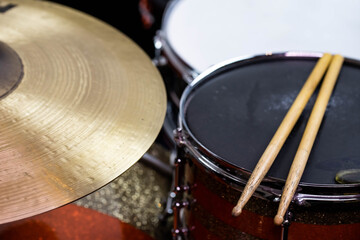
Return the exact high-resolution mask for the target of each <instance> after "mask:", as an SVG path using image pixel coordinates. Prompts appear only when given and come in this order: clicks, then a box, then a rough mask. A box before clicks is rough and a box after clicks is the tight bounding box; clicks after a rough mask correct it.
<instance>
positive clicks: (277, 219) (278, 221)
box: [274, 215, 284, 226]
mask: <svg viewBox="0 0 360 240" xmlns="http://www.w3.org/2000/svg"><path fill="white" fill-rule="evenodd" d="M283 222H284V217H283V216H281V215H276V216H275V218H274V223H275V224H276V225H279V226H280V225H281V224H282V223H283Z"/></svg>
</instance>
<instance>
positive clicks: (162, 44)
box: [154, 30, 199, 84]
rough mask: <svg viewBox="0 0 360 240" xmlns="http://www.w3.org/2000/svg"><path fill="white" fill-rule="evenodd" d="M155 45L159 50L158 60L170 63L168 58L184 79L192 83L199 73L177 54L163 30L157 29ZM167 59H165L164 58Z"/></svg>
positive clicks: (157, 50)
mask: <svg viewBox="0 0 360 240" xmlns="http://www.w3.org/2000/svg"><path fill="white" fill-rule="evenodd" d="M154 46H155V49H156V52H157V54H156V55H157V56H158V58H160V59H158V61H157V62H160V63H165V61H166V63H168V60H167V59H169V61H170V62H171V64H172V65H173V67H174V68H175V70H176V71H177V73H178V74H179V75H180V76H181V78H182V79H184V80H185V82H186V83H187V84H189V83H191V82H192V80H194V79H195V78H196V77H197V76H198V75H199V73H198V72H196V71H194V70H192V69H191V68H190V67H189V66H187V65H186V64H185V63H184V62H182V60H181V59H180V58H179V56H177V55H176V53H175V52H174V51H172V50H171V47H170V45H169V44H168V43H167V41H166V39H165V37H164V36H163V32H162V31H161V30H159V31H157V33H156V36H155V37H154ZM163 59H165V60H163Z"/></svg>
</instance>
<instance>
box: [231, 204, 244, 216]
mask: <svg viewBox="0 0 360 240" xmlns="http://www.w3.org/2000/svg"><path fill="white" fill-rule="evenodd" d="M241 211H242V207H241V206H239V205H236V206H235V207H234V208H233V210H232V215H233V216H234V217H237V216H239V215H240V214H241Z"/></svg>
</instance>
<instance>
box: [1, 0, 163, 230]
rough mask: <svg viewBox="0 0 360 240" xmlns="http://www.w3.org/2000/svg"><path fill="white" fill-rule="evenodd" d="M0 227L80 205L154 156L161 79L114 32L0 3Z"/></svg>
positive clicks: (23, 0) (40, 8) (40, 9)
mask: <svg viewBox="0 0 360 240" xmlns="http://www.w3.org/2000/svg"><path fill="white" fill-rule="evenodd" d="M0 6H1V7H0V8H1V11H0V29H1V30H0V43H1V44H0V65H1V67H0V72H2V73H0V78H1V81H0V96H1V99H0V132H1V134H0V223H5V222H10V221H14V220H18V219H22V218H25V217H29V216H32V215H36V214H39V213H42V212H45V211H48V210H51V209H54V208H57V207H59V206H62V205H64V204H67V203H69V202H72V201H74V200H76V199H78V198H80V197H82V196H84V195H86V194H89V193H90V192H92V191H94V190H96V189H98V188H100V187H102V186H103V185H105V184H106V183H108V182H110V181H111V180H113V179H114V178H116V177H117V176H118V175H120V174H121V173H122V172H124V171H125V170H126V169H128V168H129V167H130V166H131V165H132V164H134V163H135V162H136V161H137V160H138V159H140V158H141V156H142V155H143V154H144V153H145V152H146V151H147V150H148V148H149V147H150V146H151V144H152V143H153V142H154V140H155V138H156V136H157V134H158V133H159V131H160V129H161V126H162V123H163V120H164V116H165V108H166V94H165V88H164V85H163V82H162V80H161V76H160V74H159V72H158V71H157V69H156V68H155V67H154V66H153V64H152V62H151V61H150V59H149V58H148V57H147V56H146V54H145V53H144V52H143V51H142V50H141V49H140V48H139V47H138V46H137V45H136V44H135V43H133V42H132V41H131V40H130V39H128V38H127V37H126V36H124V35H123V34H122V33H120V32H119V31H117V30H116V29H114V28H112V27H111V26H109V25H107V24H105V23H103V22H101V21H99V20H97V19H95V18H93V17H91V16H88V15H86V14H84V13H81V12H78V11H76V10H73V9H70V8H67V7H64V6H61V5H58V4H54V3H49V2H43V1H30V0H18V1H13V0H6V2H1V1H0Z"/></svg>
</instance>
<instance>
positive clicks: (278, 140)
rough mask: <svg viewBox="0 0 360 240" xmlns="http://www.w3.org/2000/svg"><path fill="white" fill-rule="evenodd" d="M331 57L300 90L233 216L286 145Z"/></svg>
mask: <svg viewBox="0 0 360 240" xmlns="http://www.w3.org/2000/svg"><path fill="white" fill-rule="evenodd" d="M331 57H332V56H331V55H330V54H328V53H325V54H324V55H323V56H322V57H321V58H320V59H319V61H318V62H317V63H316V65H315V67H314V69H313V70H312V72H311V74H310V75H309V77H308V79H307V80H306V82H305V84H304V86H303V87H302V89H301V90H300V92H299V94H298V96H297V97H296V99H295V101H294V102H293V104H292V105H291V107H290V109H289V111H288V112H287V114H286V116H285V118H284V119H283V121H282V122H281V124H280V126H279V128H278V130H277V131H276V132H275V135H274V136H273V138H272V139H271V141H270V143H269V145H268V146H267V148H266V149H265V151H264V153H263V155H262V156H261V158H260V160H259V162H258V163H257V165H256V166H255V169H254V171H253V173H252V174H251V176H250V179H249V181H248V182H247V184H246V186H245V189H244V191H243V192H242V195H241V197H240V199H239V201H238V203H237V205H236V206H235V207H234V208H233V210H232V214H233V215H234V216H238V215H240V213H241V210H242V208H243V207H244V205H245V204H246V203H247V201H248V200H249V199H250V197H251V195H252V194H253V193H254V192H255V190H256V188H257V187H258V186H259V184H260V182H261V181H262V179H263V178H264V176H265V174H266V173H267V172H268V171H269V169H270V167H271V165H272V163H273V162H274V160H275V158H276V156H277V155H278V153H279V151H280V149H281V147H282V146H283V145H284V142H285V140H286V138H287V137H288V136H289V134H290V132H291V130H292V129H293V127H294V125H295V123H296V121H297V120H298V118H299V116H300V115H301V113H302V111H303V109H304V108H305V106H306V104H307V102H308V101H309V99H310V97H311V95H312V94H313V92H314V91H315V89H316V87H317V85H318V84H319V82H320V80H321V79H322V77H323V75H324V73H325V71H326V69H327V67H328V65H329V63H330V60H331Z"/></svg>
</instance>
